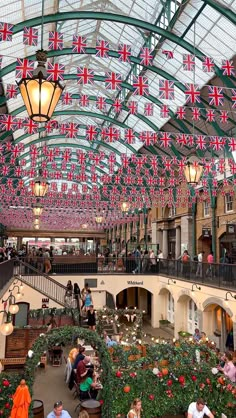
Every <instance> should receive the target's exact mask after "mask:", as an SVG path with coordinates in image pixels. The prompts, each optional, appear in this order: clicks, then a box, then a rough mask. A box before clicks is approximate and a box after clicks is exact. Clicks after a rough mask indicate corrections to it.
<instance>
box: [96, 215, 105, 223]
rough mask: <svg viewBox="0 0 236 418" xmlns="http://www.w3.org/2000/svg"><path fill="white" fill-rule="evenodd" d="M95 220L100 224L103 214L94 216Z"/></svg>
mask: <svg viewBox="0 0 236 418" xmlns="http://www.w3.org/2000/svg"><path fill="white" fill-rule="evenodd" d="M95 221H96V222H97V224H101V223H102V221H103V216H101V215H98V216H96V217H95Z"/></svg>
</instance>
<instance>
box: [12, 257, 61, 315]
mask: <svg viewBox="0 0 236 418" xmlns="http://www.w3.org/2000/svg"><path fill="white" fill-rule="evenodd" d="M18 263H19V264H18V265H17V266H15V268H14V273H15V275H16V276H20V280H21V281H22V282H23V283H25V284H26V285H27V286H30V287H32V289H34V290H37V291H38V292H40V293H42V295H44V296H46V297H48V298H49V299H51V300H53V301H54V302H56V303H58V304H59V305H61V306H64V307H66V306H68V305H67V303H66V301H65V293H66V287H65V286H63V285H62V284H60V283H58V282H57V281H56V280H54V279H53V278H52V277H50V276H48V275H47V274H45V273H42V272H40V271H39V270H37V269H36V268H34V267H33V266H31V265H30V264H28V263H25V262H24V261H21V260H20V261H19V262H18Z"/></svg>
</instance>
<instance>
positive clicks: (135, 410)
mask: <svg viewBox="0 0 236 418" xmlns="http://www.w3.org/2000/svg"><path fill="white" fill-rule="evenodd" d="M141 410H142V401H141V399H139V398H136V399H134V400H133V402H132V405H131V409H130V411H129V412H128V415H127V418H140V417H141Z"/></svg>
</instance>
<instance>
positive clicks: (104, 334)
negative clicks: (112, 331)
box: [103, 331, 111, 345]
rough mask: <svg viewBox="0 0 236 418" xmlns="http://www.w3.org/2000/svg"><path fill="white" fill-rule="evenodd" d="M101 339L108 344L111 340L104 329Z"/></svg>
mask: <svg viewBox="0 0 236 418" xmlns="http://www.w3.org/2000/svg"><path fill="white" fill-rule="evenodd" d="M103 339H104V342H105V344H106V345H108V344H109V343H110V342H111V339H110V337H109V336H108V334H107V332H106V331H103Z"/></svg>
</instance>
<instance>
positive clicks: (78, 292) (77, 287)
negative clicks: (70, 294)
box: [74, 283, 81, 309]
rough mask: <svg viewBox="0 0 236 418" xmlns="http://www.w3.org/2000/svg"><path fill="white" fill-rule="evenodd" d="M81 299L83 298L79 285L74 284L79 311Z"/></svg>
mask: <svg viewBox="0 0 236 418" xmlns="http://www.w3.org/2000/svg"><path fill="white" fill-rule="evenodd" d="M80 298H81V295H80V287H79V285H78V283H74V299H75V301H76V305H77V309H80V303H79V300H80Z"/></svg>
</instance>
